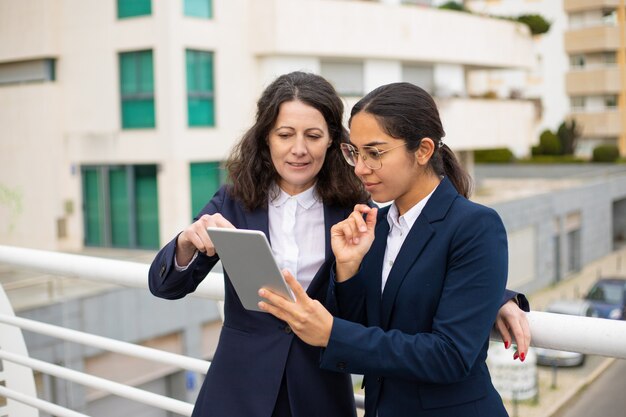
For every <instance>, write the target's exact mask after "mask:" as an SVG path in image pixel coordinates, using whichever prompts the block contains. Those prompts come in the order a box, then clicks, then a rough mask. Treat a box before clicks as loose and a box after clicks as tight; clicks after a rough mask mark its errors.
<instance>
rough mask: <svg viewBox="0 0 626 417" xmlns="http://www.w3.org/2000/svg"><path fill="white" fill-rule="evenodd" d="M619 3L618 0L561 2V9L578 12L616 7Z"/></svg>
mask: <svg viewBox="0 0 626 417" xmlns="http://www.w3.org/2000/svg"><path fill="white" fill-rule="evenodd" d="M619 1H620V0H563V7H564V8H565V11H566V12H578V11H581V10H590V9H599V8H602V7H607V8H612V7H617V6H618V5H619Z"/></svg>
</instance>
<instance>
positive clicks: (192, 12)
mask: <svg viewBox="0 0 626 417" xmlns="http://www.w3.org/2000/svg"><path fill="white" fill-rule="evenodd" d="M184 7H185V16H193V17H203V18H205V19H210V18H212V17H213V1H212V0H185V6H184Z"/></svg>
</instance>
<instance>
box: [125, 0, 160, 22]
mask: <svg viewBox="0 0 626 417" xmlns="http://www.w3.org/2000/svg"><path fill="white" fill-rule="evenodd" d="M150 14H152V3H151V1H150V0H117V17H118V19H124V18H127V17H136V16H149V15H150Z"/></svg>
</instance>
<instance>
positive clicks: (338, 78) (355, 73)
mask: <svg viewBox="0 0 626 417" xmlns="http://www.w3.org/2000/svg"><path fill="white" fill-rule="evenodd" d="M320 70H321V75H322V77H324V78H326V79H327V80H328V81H330V82H331V84H333V86H334V87H335V90H337V92H338V93H339V94H341V95H343V96H362V95H363V94H364V91H365V87H364V81H363V63H362V62H322V63H321V65H320Z"/></svg>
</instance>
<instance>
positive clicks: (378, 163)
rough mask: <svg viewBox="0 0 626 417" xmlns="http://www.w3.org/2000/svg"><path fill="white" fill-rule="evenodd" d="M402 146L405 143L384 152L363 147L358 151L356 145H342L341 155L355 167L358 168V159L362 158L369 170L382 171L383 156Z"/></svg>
mask: <svg viewBox="0 0 626 417" xmlns="http://www.w3.org/2000/svg"><path fill="white" fill-rule="evenodd" d="M401 146H404V143H403V144H402V145H398V146H394V147H393V148H389V149H385V150H384V151H381V150H380V149H378V148H377V147H375V146H363V147H361V150H358V149H357V148H356V147H355V146H354V145H351V144H349V143H342V144H341V153H343V157H344V158H345V160H346V162H347V163H348V164H349V165H352V166H353V167H354V166H356V163H357V158H358V157H359V156H361V158H362V160H363V163H364V164H365V166H366V167H368V168H369V169H381V168H382V167H383V161H382V159H383V155H384V154H386V153H387V152H389V151H392V150H394V149H397V148H399V147H401Z"/></svg>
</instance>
